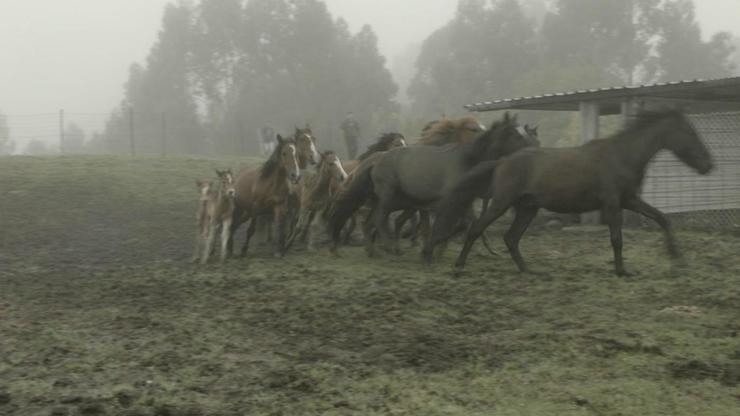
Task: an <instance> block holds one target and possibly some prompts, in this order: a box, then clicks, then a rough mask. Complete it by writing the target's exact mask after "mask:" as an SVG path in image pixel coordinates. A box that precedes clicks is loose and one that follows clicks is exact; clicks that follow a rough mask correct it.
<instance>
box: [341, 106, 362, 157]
mask: <svg viewBox="0 0 740 416" xmlns="http://www.w3.org/2000/svg"><path fill="white" fill-rule="evenodd" d="M341 127H342V131H343V132H344V142H345V143H346V144H347V155H348V156H349V159H350V160H353V159H355V158H356V156H357V142H358V140H359V138H360V123H358V122H357V119H356V118H355V115H354V114H352V113H351V112H350V113H347V117H345V119H344V121H343V122H342V126H341Z"/></svg>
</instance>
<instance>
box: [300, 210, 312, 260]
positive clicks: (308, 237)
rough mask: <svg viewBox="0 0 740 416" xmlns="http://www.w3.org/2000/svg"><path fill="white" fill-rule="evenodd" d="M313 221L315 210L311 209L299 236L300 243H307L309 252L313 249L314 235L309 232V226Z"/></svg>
mask: <svg viewBox="0 0 740 416" xmlns="http://www.w3.org/2000/svg"><path fill="white" fill-rule="evenodd" d="M314 219H316V210H315V209H312V210H310V211H309V212H308V219H307V220H306V225H305V227H304V228H303V233H302V235H301V237H302V241H304V242H306V243H307V248H308V249H309V250H313V249H314V248H315V247H314V237H315V233H314V232H313V231H312V230H311V225H312V224H313V222H314Z"/></svg>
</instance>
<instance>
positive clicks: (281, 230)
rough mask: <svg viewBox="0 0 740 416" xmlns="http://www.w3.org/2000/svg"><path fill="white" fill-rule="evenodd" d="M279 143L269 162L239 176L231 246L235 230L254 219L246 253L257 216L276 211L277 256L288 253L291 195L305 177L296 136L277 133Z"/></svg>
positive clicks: (248, 232)
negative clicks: (286, 229) (302, 174)
mask: <svg viewBox="0 0 740 416" xmlns="http://www.w3.org/2000/svg"><path fill="white" fill-rule="evenodd" d="M277 141H278V144H277V147H275V150H274V151H273V152H272V155H270V158H269V159H267V161H266V162H265V163H263V164H262V165H261V166H259V167H256V168H246V169H244V170H242V171H241V172H239V174H238V175H237V177H236V182H235V185H234V187H235V189H236V198H235V203H236V204H235V208H236V209H235V210H234V215H233V221H232V225H231V231H230V235H229V245H228V246H229V248H231V247H232V246H233V238H234V232H235V231H236V230H237V228H238V227H239V226H240V225H241V224H243V223H245V222H247V221H250V224H249V227H248V228H247V236H246V240H245V241H244V245H243V246H242V249H241V255H242V256H246V254H247V250H248V247H249V240H250V239H251V238H252V236H253V235H254V231H255V227H256V225H257V221H256V220H257V218H258V217H259V216H262V215H267V214H272V218H273V220H274V221H275V223H276V228H277V241H276V245H275V252H274V254H275V256H276V257H282V256H283V255H284V254H285V238H286V233H285V225H286V220H287V218H288V213H289V208H290V203H291V198H294V197H295V192H296V187H297V185H298V182H299V181H300V178H301V170H300V167H299V164H298V159H299V156H298V151H297V145H296V141H295V140H294V139H293V138H288V139H283V137H282V136H280V135H278V136H277Z"/></svg>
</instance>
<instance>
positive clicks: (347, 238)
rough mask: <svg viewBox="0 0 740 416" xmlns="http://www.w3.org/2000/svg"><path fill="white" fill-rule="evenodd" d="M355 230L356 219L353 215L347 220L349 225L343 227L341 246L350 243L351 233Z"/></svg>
mask: <svg viewBox="0 0 740 416" xmlns="http://www.w3.org/2000/svg"><path fill="white" fill-rule="evenodd" d="M355 228H357V217H356V215H354V214H353V215H352V216H351V217H350V218H349V224H348V225H347V226H346V227H345V230H344V237H342V243H343V244H345V245H347V244H349V243H350V242H351V241H352V233H354V232H355Z"/></svg>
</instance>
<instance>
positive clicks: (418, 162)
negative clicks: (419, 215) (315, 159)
mask: <svg viewBox="0 0 740 416" xmlns="http://www.w3.org/2000/svg"><path fill="white" fill-rule="evenodd" d="M517 127H518V125H517V124H516V119H515V117H509V114H508V113H507V114H506V115H505V116H504V118H503V120H501V121H498V122H496V123H494V124H493V125H492V126H491V128H490V129H488V130H487V131H486V132H484V133H483V134H481V135H479V136H478V138H477V139H476V140H475V141H473V142H470V143H464V144H451V145H447V146H411V147H403V148H397V149H393V150H391V151H389V152H386V153H378V154H376V155H373V157H371V158H369V159H367V160H366V161H364V162H363V163H362V164H360V166H359V167H358V168H357V170H356V171H355V173H356V177H355V179H354V180H353V181H352V182H351V183H350V184H349V186H348V187H346V188H345V189H344V190H343V192H342V193H340V195H339V196H338V198H337V199H336V201H335V203H334V206H333V210H332V215H331V218H330V230H331V233H332V237H333V239H334V244H335V245H334V247H333V248H335V247H336V244H337V243H338V237H339V232H340V230H341V228H342V226H343V225H344V222H345V221H346V220H347V218H349V216H350V215H352V213H354V211H355V210H357V209H358V208H359V207H361V206H362V205H364V204H365V202H370V204H371V206H372V210H373V212H374V214H373V215H374V216H373V222H372V223H370V222H366V227H365V236H366V239H367V238H368V237H369V235H370V234H369V233H368V231H369V229H370V227H371V224H372V226H374V227H375V229H376V230H377V231H378V233H379V236H380V237H381V238H382V239H384V240H387V241H388V242H392V243H393V245H392V247H393V249H394V251H396V252H398V249H397V240H396V239H395V238H394V236H391V233H390V230H389V228H388V223H387V220H388V215H389V214H390V213H391V212H393V211H399V210H407V209H414V210H416V209H422V210H425V209H429V208H430V207H432V206H434V205H435V204H436V202H437V201H438V200H439V199H440V198H442V197H443V196H444V195H445V194H446V192H448V191H449V190H451V189H452V187H453V186H454V185H455V184H456V183H457V181H458V180H459V179H460V178H461V177H462V176H463V175H464V174H465V172H467V171H468V170H469V169H471V168H472V167H474V166H475V165H476V164H478V163H480V162H481V161H485V160H495V159H498V158H499V157H501V156H505V155H508V154H511V153H513V152H514V151H516V150H518V149H521V148H523V147H526V146H531V145H533V144H534V143H532V142H530V141H528V140H527V139H526V138H525V137H523V136H522V135H521V134H520V132H519V130H518V129H517ZM366 244H367V248H368V251H369V254H372V253H373V250H372V241H371V240H370V239H368V240H367V241H366Z"/></svg>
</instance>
